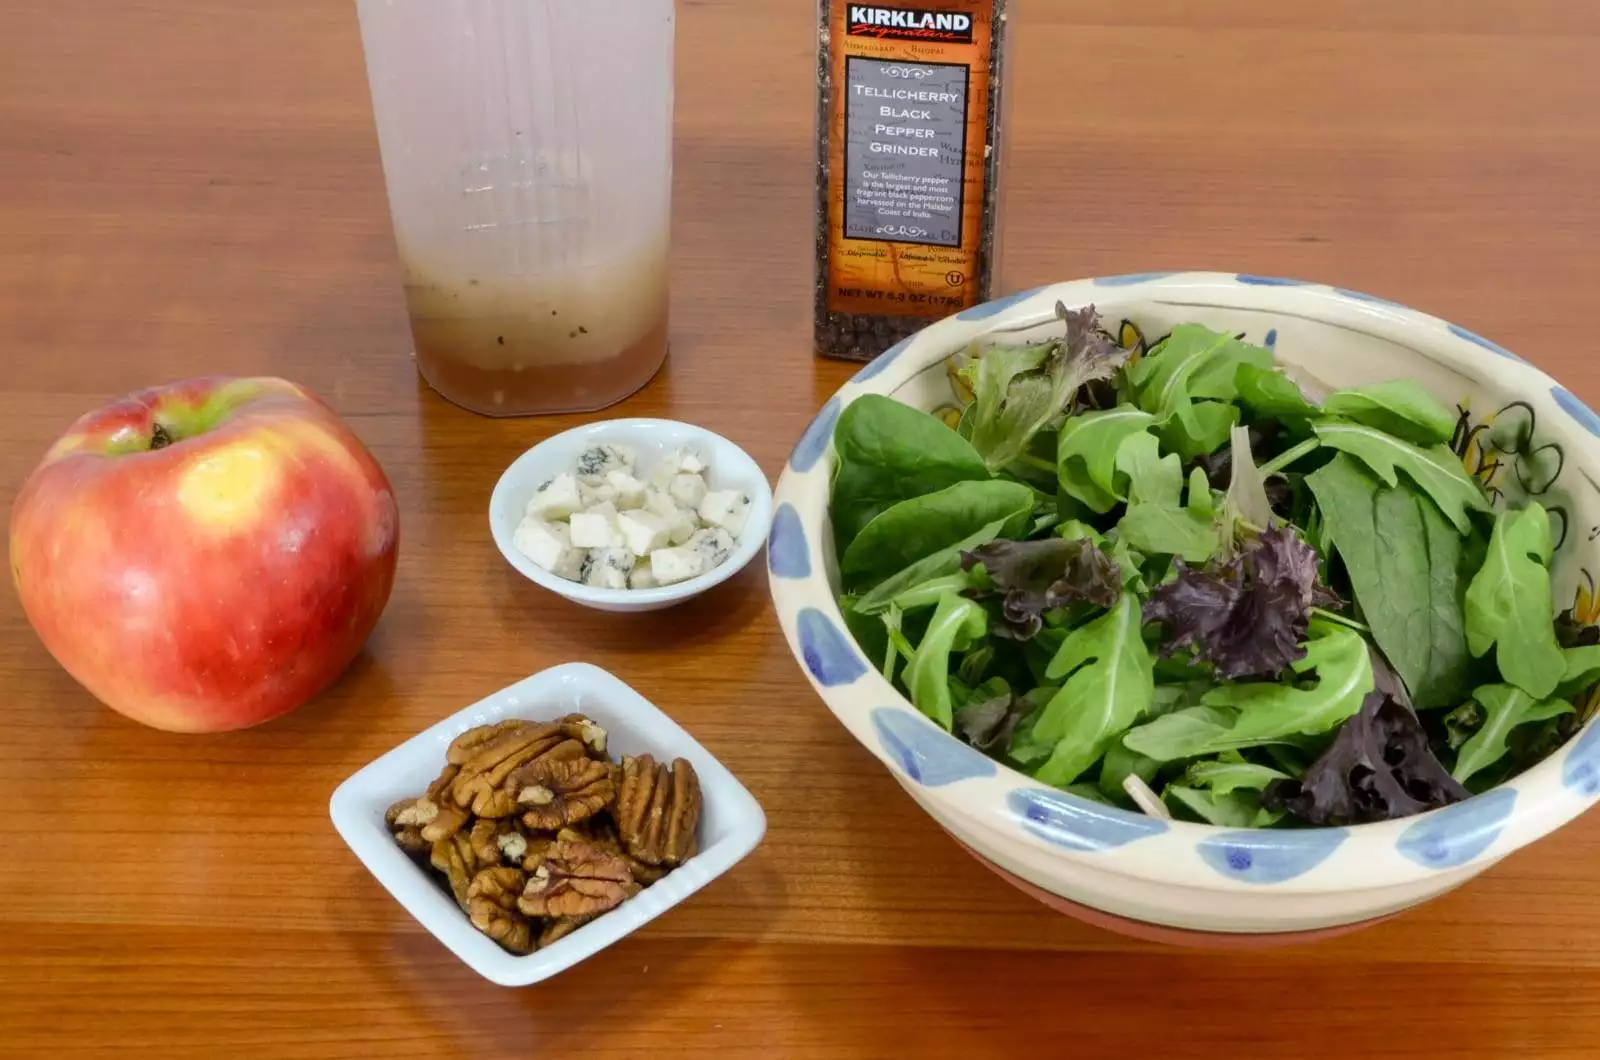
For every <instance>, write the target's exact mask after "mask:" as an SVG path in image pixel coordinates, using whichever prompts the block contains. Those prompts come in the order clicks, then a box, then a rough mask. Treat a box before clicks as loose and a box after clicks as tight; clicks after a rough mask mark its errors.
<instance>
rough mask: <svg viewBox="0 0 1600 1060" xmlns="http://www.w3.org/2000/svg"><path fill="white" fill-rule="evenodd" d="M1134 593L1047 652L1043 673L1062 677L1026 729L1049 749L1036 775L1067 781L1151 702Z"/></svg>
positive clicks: (1091, 762) (1150, 681) (1092, 761)
mask: <svg viewBox="0 0 1600 1060" xmlns="http://www.w3.org/2000/svg"><path fill="white" fill-rule="evenodd" d="M1140 625H1141V623H1140V619H1139V601H1138V598H1137V597H1135V596H1134V595H1133V594H1132V593H1124V594H1122V597H1121V598H1120V599H1119V600H1118V601H1117V604H1116V606H1115V607H1113V608H1111V610H1109V611H1107V612H1106V613H1105V614H1103V615H1101V616H1100V617H1099V618H1097V619H1095V620H1094V621H1092V622H1090V623H1088V624H1087V625H1084V626H1081V627H1079V628H1078V629H1075V630H1073V631H1072V632H1071V633H1070V634H1068V635H1067V639H1066V640H1065V641H1063V642H1062V645H1061V648H1060V649H1059V650H1058V651H1057V652H1056V654H1055V658H1053V659H1051V660H1050V666H1049V669H1048V670H1047V671H1046V674H1047V676H1048V677H1049V678H1050V679H1051V680H1052V681H1054V680H1061V679H1063V678H1064V679H1065V681H1066V683H1065V684H1063V685H1062V686H1061V689H1060V691H1058V692H1057V693H1056V694H1055V695H1054V696H1052V697H1051V699H1050V702H1049V703H1048V704H1047V705H1046V706H1045V708H1044V710H1043V711H1042V712H1041V713H1040V715H1039V717H1038V720H1037V721H1036V722H1035V723H1034V725H1033V727H1032V729H1031V732H1030V734H1029V739H1030V741H1031V742H1032V743H1033V744H1035V745H1036V746H1042V747H1048V748H1050V749H1051V750H1050V756H1049V758H1047V759H1046V760H1045V762H1044V764H1043V765H1041V766H1040V767H1039V768H1038V769H1037V770H1036V771H1035V772H1034V776H1036V777H1037V778H1038V779H1040V780H1042V781H1044V782H1045V783H1046V784H1054V785H1065V784H1070V783H1072V782H1073V781H1074V780H1076V779H1078V777H1079V776H1080V775H1081V774H1082V773H1084V772H1085V771H1086V770H1087V769H1088V768H1089V767H1090V766H1092V765H1094V764H1095V762H1097V761H1099V760H1100V757H1101V756H1102V755H1104V754H1105V753H1106V750H1107V748H1109V747H1110V746H1111V744H1112V741H1114V740H1115V739H1116V738H1117V737H1118V736H1120V735H1121V734H1122V733H1123V732H1125V731H1127V729H1128V727H1129V726H1130V725H1132V724H1133V723H1134V722H1135V721H1136V720H1138V718H1139V715H1141V714H1142V713H1144V712H1145V711H1146V710H1147V709H1149V707H1150V703H1151V700H1152V698H1153V696H1154V692H1155V681H1154V679H1153V677H1152V675H1151V666H1150V653H1149V651H1148V650H1146V648H1145V645H1144V640H1143V638H1141V637H1140V635H1139V631H1140Z"/></svg>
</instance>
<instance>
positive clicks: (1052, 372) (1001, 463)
mask: <svg viewBox="0 0 1600 1060" xmlns="http://www.w3.org/2000/svg"><path fill="white" fill-rule="evenodd" d="M1056 315H1057V316H1059V317H1060V318H1061V319H1062V320H1063V321H1064V322H1065V323H1066V326H1067V334H1066V338H1065V339H1064V340H1063V341H1059V342H1053V343H1050V344H1048V345H1047V346H1046V351H1047V353H1046V355H1045V357H1044V358H1043V360H1042V361H1041V362H1040V363H1039V364H1038V365H1037V368H1036V370H1030V369H1028V368H1027V365H1029V364H1031V363H1032V361H1033V358H1032V355H1031V354H1030V355H1029V356H1028V357H1021V356H1011V357H1010V358H1009V359H1008V361H1007V363H1006V365H1005V366H1004V369H1003V370H997V371H994V372H992V373H991V374H992V375H993V376H994V379H993V380H992V381H990V382H988V383H986V382H985V379H984V369H983V367H982V362H983V361H984V360H987V359H988V358H989V357H991V356H993V355H994V354H995V352H997V351H995V350H990V351H988V352H987V353H985V354H984V355H983V356H982V358H980V360H979V367H978V369H977V378H976V380H975V382H974V392H975V393H976V394H977V396H978V402H982V403H983V404H982V406H981V407H979V408H978V410H977V412H976V414H975V415H974V417H973V420H972V445H973V448H975V449H976V450H977V451H978V452H979V453H981V454H982V455H983V460H984V463H985V464H986V465H987V466H988V467H989V469H990V470H992V471H998V470H1000V469H1001V468H1003V467H1006V466H1007V465H1008V464H1010V463H1011V462H1012V461H1014V460H1016V459H1017V457H1019V456H1021V455H1022V454H1023V453H1024V452H1026V451H1027V448H1028V443H1029V442H1030V441H1032V439H1033V436H1034V435H1035V434H1037V433H1038V432H1039V431H1041V430H1043V429H1044V428H1045V426H1046V425H1048V424H1049V423H1050V421H1051V420H1052V419H1054V418H1056V417H1058V416H1060V415H1061V414H1062V413H1064V412H1065V411H1066V410H1067V408H1068V407H1069V406H1070V405H1071V403H1072V400H1073V398H1074V397H1075V396H1076V395H1077V393H1078V390H1079V388H1080V387H1082V386H1083V384H1085V383H1088V382H1091V381H1093V380H1097V379H1109V378H1111V376H1112V375H1114V374H1115V373H1116V371H1117V369H1118V368H1120V367H1122V365H1123V363H1124V362H1126V361H1127V359H1128V356H1129V354H1130V353H1131V352H1132V351H1130V350H1126V349H1123V348H1122V347H1121V346H1118V345H1117V344H1116V342H1115V341H1113V340H1112V338H1111V337H1110V336H1109V335H1107V334H1106V333H1105V332H1103V331H1102V330H1100V315H1099V314H1098V313H1097V312H1095V308H1094V306H1087V307H1085V308H1083V309H1080V310H1069V309H1067V308H1066V306H1064V305H1062V304H1061V303H1060V302H1057V303H1056ZM1002 378H1003V381H1004V388H1003V396H1002V397H1001V398H1000V399H999V400H998V402H996V401H994V399H993V397H992V395H993V393H994V392H996V390H998V389H999V384H1000V381H1001V380H1002ZM986 397H987V398H988V400H987V401H985V398H986ZM978 402H975V405H976V404H977V403H978Z"/></svg>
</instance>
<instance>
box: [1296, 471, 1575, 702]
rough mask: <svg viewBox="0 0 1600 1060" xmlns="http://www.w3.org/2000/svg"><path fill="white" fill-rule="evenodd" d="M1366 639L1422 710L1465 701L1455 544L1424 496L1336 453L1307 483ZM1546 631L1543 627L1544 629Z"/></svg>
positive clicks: (1458, 550) (1458, 553) (1467, 660)
mask: <svg viewBox="0 0 1600 1060" xmlns="http://www.w3.org/2000/svg"><path fill="white" fill-rule="evenodd" d="M1305 481H1306V485H1307V486H1309V487H1310V489H1311V492H1312V493H1313V495H1315V497H1316V499H1317V505H1318V509H1319V510H1320V511H1321V513H1322V518H1323V520H1324V523H1323V525H1324V529H1325V531H1326V533H1327V535H1328V536H1329V538H1330V539H1331V540H1332V542H1333V547H1334V549H1335V550H1336V551H1337V552H1338V553H1339V557H1340V558H1341V559H1342V560H1343V561H1344V567H1345V572H1346V573H1347V574H1348V575H1349V578H1350V585H1351V588H1352V589H1353V590H1354V591H1355V597H1356V601H1357V602H1358V603H1360V605H1361V611H1362V614H1363V615H1365V616H1366V620H1367V624H1368V625H1369V627H1370V628H1371V630H1372V638H1373V640H1374V641H1376V642H1377V645H1378V648H1379V649H1380V650H1381V651H1382V652H1383V654H1384V655H1385V656H1386V657H1387V658H1388V659H1389V661H1390V663H1391V664H1392V665H1393V666H1394V668H1395V670H1396V671H1398V672H1399V674H1400V677H1401V678H1402V679H1403V680H1404V682H1405V685H1406V688H1407V689H1408V690H1409V691H1410V693H1411V699H1412V702H1414V703H1415V704H1416V705H1417V706H1418V707H1422V708H1429V707H1443V706H1449V705H1450V704H1452V703H1457V702H1459V701H1460V699H1461V697H1462V696H1463V695H1465V694H1466V687H1467V680H1468V668H1469V666H1470V664H1471V657H1470V655H1469V653H1468V651H1467V635H1466V619H1465V617H1464V616H1463V614H1462V609H1461V599H1462V593H1463V586H1462V581H1463V577H1462V567H1463V559H1462V552H1461V538H1460V537H1459V536H1458V535H1457V534H1456V532H1455V529H1454V528H1453V527H1452V526H1450V524H1449V523H1448V522H1446V521H1445V519H1444V516H1443V515H1441V514H1440V513H1439V509H1438V508H1437V507H1436V506H1435V505H1434V504H1433V502H1432V501H1430V500H1428V498H1426V497H1424V496H1421V495H1420V494H1418V493H1417V492H1416V491H1415V490H1413V489H1412V488H1411V487H1410V486H1408V485H1406V484H1404V483H1401V484H1398V485H1396V486H1394V487H1392V488H1386V487H1384V486H1383V485H1382V484H1380V483H1379V482H1378V480H1377V479H1376V478H1375V477H1373V475H1371V474H1370V473H1369V472H1368V471H1367V470H1366V469H1365V468H1363V467H1362V466H1361V465H1360V464H1358V463H1357V462H1356V461H1355V460H1354V458H1352V457H1350V456H1347V455H1344V454H1340V455H1339V456H1336V457H1335V458H1334V459H1333V460H1331V461H1330V462H1329V463H1327V464H1326V465H1324V466H1323V467H1321V468H1318V469H1317V470H1316V471H1313V472H1312V473H1311V474H1309V475H1307V476H1306V479H1305ZM1546 625H1547V626H1548V623H1546Z"/></svg>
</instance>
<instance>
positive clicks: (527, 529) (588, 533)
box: [514, 444, 750, 589]
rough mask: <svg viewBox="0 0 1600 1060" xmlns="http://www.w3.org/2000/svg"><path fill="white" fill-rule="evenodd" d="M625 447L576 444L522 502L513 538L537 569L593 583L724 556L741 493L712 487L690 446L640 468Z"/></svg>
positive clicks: (644, 582) (667, 578) (737, 522)
mask: <svg viewBox="0 0 1600 1060" xmlns="http://www.w3.org/2000/svg"><path fill="white" fill-rule="evenodd" d="M635 463H636V454H635V453H634V450H633V449H632V448H631V447H629V446H626V445H611V444H600V445H595V446H591V447H589V448H588V449H585V450H584V451H583V453H582V454H581V455H580V456H579V458H578V460H577V463H576V466H575V467H574V468H573V470H572V471H571V472H567V473H563V474H560V475H557V476H556V477H554V478H552V479H551V480H550V481H549V482H547V483H545V484H544V485H543V486H541V487H540V488H539V490H538V492H537V493H535V494H534V497H533V499H531V500H530V501H529V502H528V506H527V512H526V513H525V515H524V516H523V520H522V523H521V524H520V525H519V526H518V527H517V530H516V534H515V538H514V543H515V545H516V547H517V548H518V549H519V550H521V551H522V552H523V553H525V554H526V555H527V556H528V557H529V559H531V560H532V561H533V562H534V563H536V564H538V565H539V566H541V567H543V568H544V569H546V570H548V571H550V572H552V573H554V574H557V575H560V576H561V577H563V578H567V579H569V580H571V581H576V582H582V583H583V584H584V585H588V586H592V587H595V588H603V589H653V588H656V587H657V586H661V585H672V584H674V583H676V582H682V581H686V580H688V579H690V578H695V577H699V576H700V575H702V574H705V573H707V572H708V571H710V570H713V569H714V568H716V567H717V566H718V565H719V564H722V563H726V562H727V561H728V558H729V557H730V556H731V555H732V554H733V550H734V547H735V546H736V544H737V539H738V537H739V536H740V535H741V534H742V533H743V532H744V529H745V524H746V523H747V522H748V521H749V515H750V498H749V497H747V496H745V495H744V494H743V493H740V492H739V491H738V490H712V489H711V488H710V486H709V485H708V483H707V482H706V471H707V468H706V463H705V461H704V459H702V458H701V457H700V455H699V454H697V453H694V452H692V451H689V450H684V449H679V450H674V451H672V452H670V453H668V454H667V455H666V457H664V458H663V459H662V460H661V461H660V462H659V463H658V464H656V465H655V466H654V467H653V468H649V469H647V470H648V472H649V473H648V475H647V474H645V473H644V472H643V471H641V470H636V468H635Z"/></svg>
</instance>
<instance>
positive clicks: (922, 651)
mask: <svg viewBox="0 0 1600 1060" xmlns="http://www.w3.org/2000/svg"><path fill="white" fill-rule="evenodd" d="M988 628H989V616H988V615H987V614H985V613H984V610H983V608H982V607H980V606H978V605H977V604H975V603H973V602H972V601H971V600H967V599H965V598H963V597H960V596H957V595H955V594H954V593H951V594H950V595H948V596H946V597H945V598H944V599H942V600H940V601H939V606H938V607H937V608H936V609H935V610H934V612H933V619H932V620H931V621H930V622H929V623H928V630H927V632H926V633H924V634H923V635H922V641H921V643H919V644H918V645H917V650H916V656H915V657H914V658H913V659H912V660H911V665H910V666H909V667H907V668H906V688H907V689H908V690H909V691H910V693H911V702H912V703H913V704H915V705H916V708H917V709H918V710H920V711H922V713H924V714H926V715H927V716H928V717H930V718H932V719H933V720H934V721H936V722H938V723H939V725H940V726H942V727H943V728H944V730H945V731H946V732H948V731H950V728H951V726H952V725H953V724H954V721H955V703H954V700H953V699H952V698H951V696H950V653H951V652H953V651H965V650H966V649H967V648H970V647H971V646H972V644H973V642H974V641H976V640H977V639H978V638H979V637H981V636H983V635H984V633H985V632H986V631H987V630H988Z"/></svg>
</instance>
